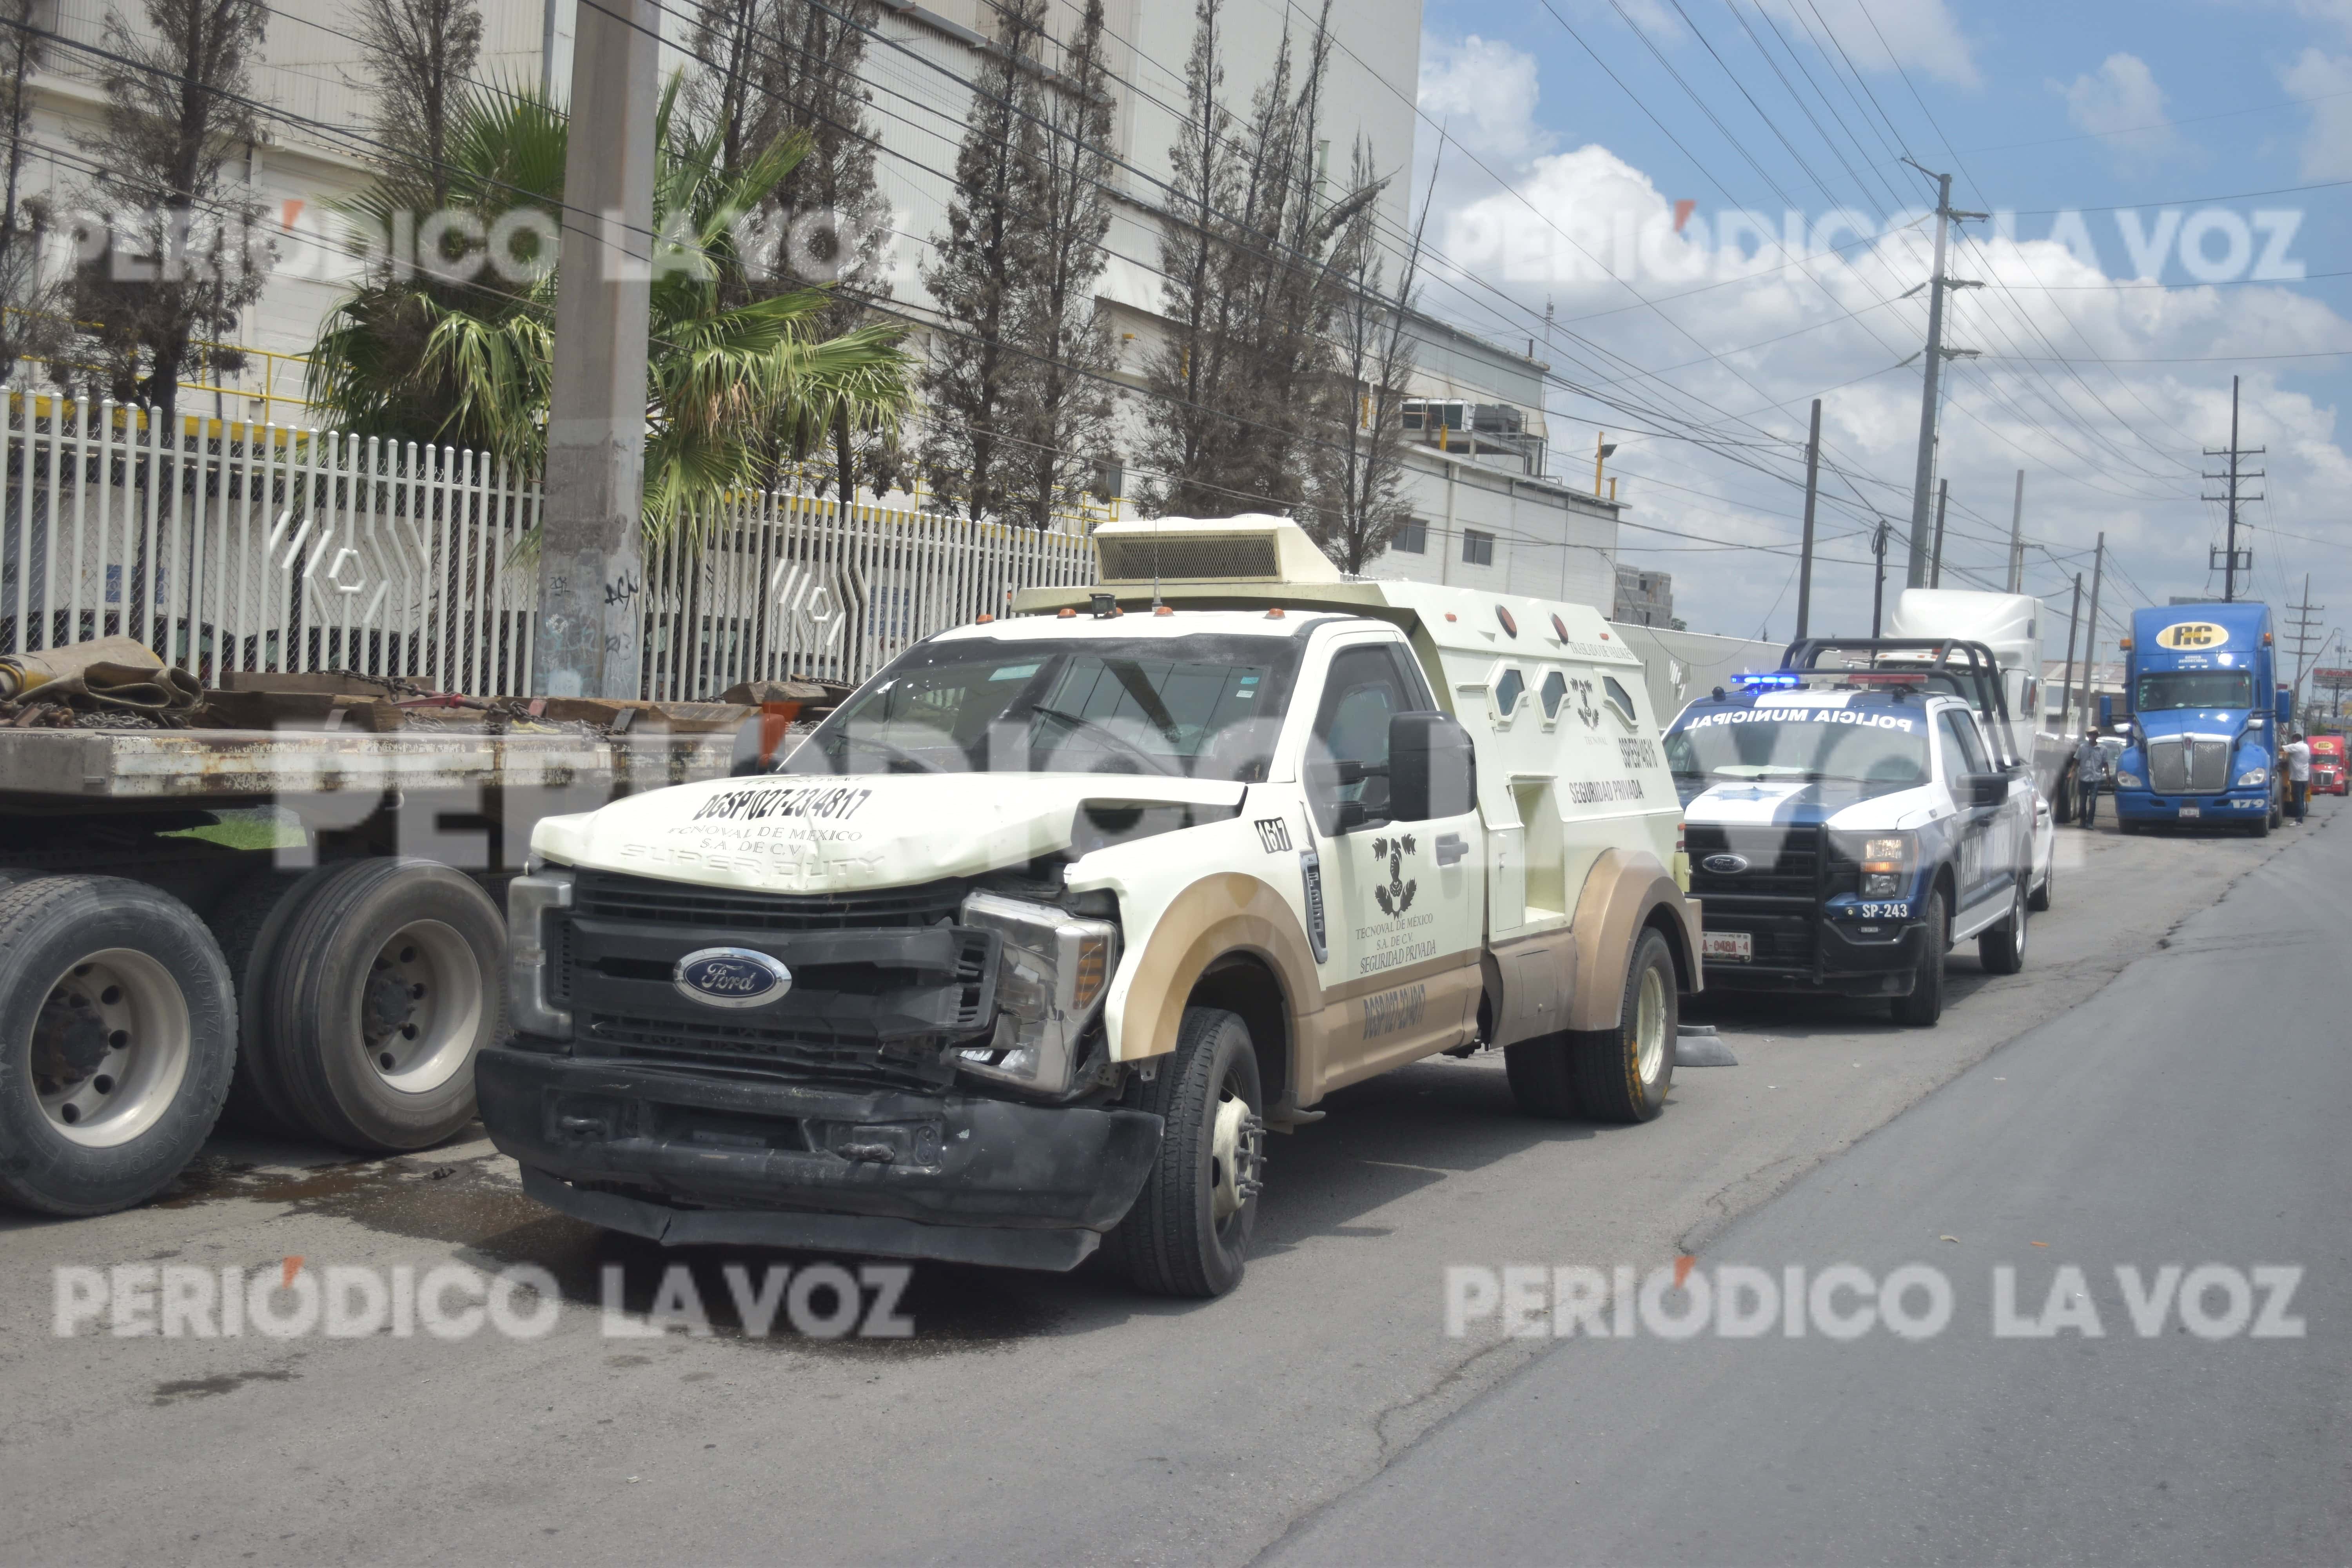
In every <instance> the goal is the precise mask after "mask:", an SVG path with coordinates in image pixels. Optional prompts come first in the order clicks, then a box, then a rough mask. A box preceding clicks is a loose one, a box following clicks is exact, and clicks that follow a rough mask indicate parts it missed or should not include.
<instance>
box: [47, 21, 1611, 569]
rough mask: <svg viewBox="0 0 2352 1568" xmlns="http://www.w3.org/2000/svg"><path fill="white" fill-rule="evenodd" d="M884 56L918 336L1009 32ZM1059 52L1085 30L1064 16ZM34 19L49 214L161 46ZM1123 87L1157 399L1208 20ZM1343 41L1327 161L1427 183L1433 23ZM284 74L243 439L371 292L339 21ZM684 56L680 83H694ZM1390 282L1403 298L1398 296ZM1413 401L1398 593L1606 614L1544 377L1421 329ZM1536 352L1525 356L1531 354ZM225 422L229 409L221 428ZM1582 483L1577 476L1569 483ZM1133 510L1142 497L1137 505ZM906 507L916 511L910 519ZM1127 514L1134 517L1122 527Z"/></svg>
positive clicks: (264, 84)
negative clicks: (987, 83)
mask: <svg viewBox="0 0 2352 1568" xmlns="http://www.w3.org/2000/svg"><path fill="white" fill-rule="evenodd" d="M575 4H576V0H483V4H482V7H481V9H482V13H483V19H484V24H485V27H484V39H483V46H482V54H481V58H480V62H479V64H478V67H477V70H476V74H477V76H478V78H479V79H482V80H484V81H487V82H490V83H493V84H532V85H540V84H545V85H547V86H549V87H551V89H552V90H553V92H554V93H555V95H556V96H557V97H559V98H560V97H562V96H563V94H564V90H565V89H566V87H567V86H568V81H569V74H570V69H571V37H572V16H573V12H574V7H575ZM879 4H880V5H881V9H882V17H881V21H880V25H879V28H878V37H877V39H876V40H875V41H874V42H873V43H872V44H870V45H869V46H868V48H867V51H866V66H865V72H864V74H865V76H866V80H867V81H868V83H869V85H870V89H871V93H870V99H869V115H870V121H871V124H872V126H873V128H874V130H875V132H876V133H877V135H878V137H879V139H880V141H881V142H882V144H883V148H884V156H883V157H882V158H881V160H880V161H879V166H878V174H879V178H880V181H881V184H882V188H883V192H884V194H885V195H886V196H887V199H888V201H889V202H890V204H891V205H892V206H893V208H894V209H895V212H896V217H895V220H894V227H895V229H896V231H897V235H896V239H895V244H894V252H893V262H894V276H893V279H892V289H893V292H894V294H895V296H896V298H897V299H898V300H900V301H902V302H904V303H905V304H906V305H907V306H908V308H909V309H910V310H916V311H918V312H919V311H920V310H922V308H923V306H924V303H925V301H924V299H923V293H922V289H921V285H920V283H919V279H918V268H919V265H920V262H921V259H922V252H923V247H924V244H925V241H926V239H927V237H928V236H929V235H930V234H931V233H933V232H934V231H936V230H938V229H940V228H941V227H943V226H944V214H945V210H946V206H947V203H948V199H949V196H950V190H951V185H952V178H951V172H952V169H953V167H954V163H955V153H956V146H957V143H958V141H959V140H960V138H961V134H962V130H963V121H964V116H965V111H966V109H967V106H968V104H969V101H970V90H969V89H967V88H966V87H964V86H963V85H962V83H963V82H964V81H967V80H969V79H971V78H972V77H973V75H974V74H975V71H976V68H977V67H978V65H979V63H980V61H981V59H982V50H983V49H984V48H985V47H986V44H987V34H988V32H989V31H990V30H991V27H992V18H993V16H994V11H993V8H992V5H990V3H989V0H930V3H929V4H925V5H915V4H908V3H904V0H879ZM54 5H55V9H54V11H51V12H50V13H49V14H48V15H47V16H44V15H43V8H41V7H37V9H36V12H35V16H36V21H37V25H44V26H53V27H54V28H55V29H56V30H57V31H58V33H59V34H60V35H61V36H62V37H64V38H65V39H67V40H69V42H68V43H67V44H61V45H58V46H55V47H52V48H51V50H50V58H49V60H48V64H47V69H45V70H44V71H43V72H42V73H41V74H40V76H39V77H38V78H37V80H36V83H35V94H34V98H35V110H34V114H33V123H32V130H31V142H32V146H31V149H30V155H29V157H28V159H27V163H26V171H25V176H24V179H25V188H26V190H27V191H28V192H33V193H37V192H43V191H47V192H50V193H52V194H53V195H54V197H55V198H56V199H57V200H58V202H59V203H60V204H61V205H62V204H64V203H65V202H67V201H68V200H69V197H70V193H71V192H72V190H73V189H74V188H75V187H76V186H78V185H79V184H81V183H82V180H83V176H84V173H85V171H86V169H87V167H88V159H87V155H86V154H85V153H82V152H81V151H80V148H79V139H80V138H82V137H86V136H87V135H88V134H89V132H90V131H91V130H93V129H94V128H95V125H96V123H97V121H98V119H99V117H100V114H101V113H102V112H103V109H104V100H103V97H102V94H101V93H100V88H99V70H100V67H101V65H102V64H103V62H102V61H101V60H100V58H98V57H96V56H94V55H92V54H89V53H88V52H86V51H83V50H78V49H76V48H75V47H72V45H73V44H80V45H85V46H91V47H103V43H104V31H105V26H106V23H107V20H108V17H109V15H110V12H111V13H114V14H117V15H119V16H121V17H122V18H123V19H124V20H125V21H126V22H127V23H128V24H130V25H131V26H144V22H143V19H142V13H141V11H140V8H139V6H138V5H137V3H136V0H114V4H113V5H110V4H109V0H54ZM1055 5H1056V7H1057V18H1056V24H1057V31H1058V30H1060V28H1061V27H1064V26H1067V24H1068V23H1069V21H1070V19H1071V18H1072V17H1073V16H1075V15H1076V7H1075V6H1074V5H1072V4H1071V0H1055ZM657 9H658V12H659V14H660V15H661V16H662V17H663V18H664V24H663V25H664V29H665V33H666V36H667V37H670V38H672V39H678V38H682V37H684V36H685V33H686V28H687V20H686V18H687V17H688V16H690V14H691V11H690V7H689V6H688V5H684V4H678V3H670V4H664V5H660V6H659V7H658V8H657ZM1318 9H1319V7H1317V6H1313V5H1307V4H1304V3H1303V0H1229V3H1228V5H1227V6H1226V9H1225V29H1226V34H1225V59H1226V80H1225V90H1226V93H1227V95H1228V100H1229V102H1230V103H1231V105H1232V106H1233V107H1234V109H1235V110H1236V111H1245V110H1246V108H1247V104H1248V99H1249V95H1250V93H1251V91H1252V90H1253V89H1255V86H1256V84H1257V81H1258V79H1259V78H1260V77H1261V76H1262V75H1263V73H1264V71H1265V67H1266V65H1267V63H1268V62H1270V61H1271V60H1272V58H1274V53H1275V50H1276V45H1277V42H1278V39H1279V37H1280V34H1281V31H1282V29H1283V28H1284V26H1289V27H1290V28H1291V29H1292V31H1293V34H1294V37H1299V38H1301V39H1303V37H1304V35H1305V33H1306V32H1307V30H1308V29H1311V27H1312V26H1313V24H1314V19H1315V16H1316V14H1317V11H1318ZM1332 19H1333V26H1334V28H1335V34H1336V36H1335V38H1334V48H1333V50H1332V55H1331V66H1330V79H1329V83H1328V90H1327V95H1326V100H1325V102H1326V110H1325V111H1326V116H1327V123H1328V134H1329V140H1330V147H1331V149H1332V153H1331V157H1332V158H1333V160H1334V162H1335V163H1336V162H1339V161H1340V160H1344V158H1345V156H1346V149H1347V148H1348V147H1349V146H1350V145H1351V144H1352V143H1353V142H1354V140H1355V138H1356V137H1357V135H1358V134H1359V133H1361V134H1363V135H1365V136H1367V137H1369V139H1370V142H1371V144H1372V146H1373V149H1374V152H1375V155H1376V157H1377V158H1378V160H1379V161H1380V163H1381V164H1382V165H1383V166H1386V167H1392V168H1394V169H1396V170H1398V171H1400V172H1401V173H1402V172H1403V171H1406V170H1409V169H1410V167H1411V165H1412V143H1413V137H1414V133H1415V116H1414V111H1413V100H1414V91H1415V86H1416V80H1417V77H1418V72H1419V67H1420V47H1421V5H1420V3H1419V0H1345V3H1344V4H1342V5H1338V6H1335V7H1334V8H1333V11H1332ZM1192 27H1193V6H1192V0H1108V31H1109V33H1110V34H1111V36H1112V37H1113V40H1114V44H1113V47H1112V48H1111V50H1110V51H1109V65H1110V68H1111V70H1112V72H1113V74H1114V76H1115V77H1116V78H1117V79H1118V87H1117V89H1116V90H1118V95H1119V102H1118V115H1117V119H1116V128H1115V138H1116V141H1117V142H1118V145H1117V147H1116V149H1115V150H1116V152H1117V153H1118V159H1119V162H1120V163H1121V164H1122V165H1123V167H1122V168H1121V170H1120V172H1119V173H1118V175H1117V179H1118V184H1119V185H1120V187H1121V188H1120V190H1119V193H1118V194H1119V196H1120V203H1119V205H1118V209H1117V211H1116V213H1115V215H1114V218H1113V223H1112V228H1111V232H1110V237H1109V239H1108V247H1109V249H1110V250H1111V252H1112V253H1113V258H1112V260H1111V263H1110V265H1109V267H1108V268H1107V269H1106V271H1105V273H1104V276H1103V279H1102V282H1101V285H1100V298H1101V300H1103V302H1104V304H1105V305H1106V306H1107V307H1108V309H1109V310H1112V311H1113V313H1114V319H1115V321H1118V322H1119V324H1120V325H1121V326H1122V327H1123V328H1126V327H1131V328H1132V329H1133V331H1131V333H1129V334H1128V335H1126V336H1125V339H1124V342H1123V344H1122V353H1123V359H1122V365H1121V369H1122V372H1123V373H1124V374H1126V375H1127V376H1128V377H1130V378H1132V379H1134V380H1135V381H1136V382H1137V384H1140V376H1139V372H1140V370H1141V367H1142V365H1143V363H1144V360H1145V355H1146V353H1147V352H1148V349H1149V340H1150V331H1151V323H1152V321H1153V320H1154V318H1155V316H1156V312H1157V310H1158V309H1159V305H1160V279H1159V277H1158V275H1157V273H1156V272H1155V271H1154V270H1153V268H1154V267H1155V266H1156V265H1157V260H1158V256H1159V237H1158V220H1157V216H1156V211H1157V207H1158V205H1159V200H1160V195H1161V194H1162V192H1163V190H1164V185H1163V184H1162V182H1165V181H1166V180H1167V179H1168V178H1169V175H1170V172H1171V171H1170V154H1169V150H1170V147H1171V144H1172V143H1173V142H1175V140H1176V132H1177V125H1178V111H1177V106H1180V105H1181V103H1182V101H1183V96H1184V95H1183V75H1182V73H1183V66H1184V60H1185V58H1186V55H1187V52H1188V50H1189V48H1190V46H1191V43H1192ZM264 54H265V63H264V64H262V65H260V66H259V67H257V68H256V69H255V70H254V71H253V72H252V79H251V91H252V94H253V97H254V98H255V99H256V100H257V101H258V102H260V103H262V104H264V105H266V106H268V110H270V112H268V114H266V115H265V116H264V117H263V124H264V128H265V129H264V134H263V138H262V140H261V141H260V142H257V144H256V145H254V146H252V147H251V148H249V149H247V156H246V158H245V160H244V168H243V173H244V177H245V178H246V179H247V180H248V181H249V182H251V184H253V186H254V187H255V189H256V193H257V195H258V196H259V197H260V199H261V201H262V203H263V205H264V206H265V208H266V210H267V211H268V213H269V214H270V215H271V216H272V218H273V219H274V221H275V222H276V223H277V224H278V235H277V244H278V265H277V268H276V269H275V270H274V272H273V274H272V276H271V278H270V279H269V281H268V286H267V288H266V289H265V290H264V291H263V293H262V296H261V298H260V299H259V300H257V302H256V303H255V304H254V305H253V306H251V307H250V308H249V309H248V310H247V313H246V314H247V320H246V321H245V322H244V324H243V326H242V328H241V329H240V334H239V339H240V341H239V345H238V346H241V347H243V348H246V349H247V350H248V351H250V353H251V363H250V364H249V366H248V368H247V370H246V372H245V373H243V374H242V375H240V376H239V377H237V378H236V381H235V383H234V384H230V385H226V386H219V387H201V388H197V389H195V392H194V395H192V396H190V397H188V398H186V399H185V400H184V404H183V406H184V407H185V408H187V409H188V411H190V412H192V413H193V412H210V413H214V414H215V415H218V416H224V417H229V418H261V419H268V420H270V421H272V422H278V423H295V424H299V423H302V422H304V417H305V416H304V407H303V405H302V402H301V381H302V369H303V366H302V363H301V356H302V355H303V354H304V353H305V352H306V351H307V350H308V349H309V347H310V342H311V341H312V339H313V337H314V335H315V332H316V330H317V327H318V324H319V321H320V318H321V316H322V315H323V314H324V313H325V312H326V310H328V309H330V308H331V305H332V304H333V303H334V301H335V300H336V299H337V297H338V296H339V294H340V293H341V289H342V288H343V287H344V286H345V285H346V284H347V282H348V281H349V279H351V278H352V275H353V273H354V271H355V269H356V262H355V261H354V259H353V258H352V257H351V256H350V255H348V254H347V253H346V251H345V250H344V247H343V245H342V243H341V239H340V237H339V236H338V233H337V231H336V229H335V226H334V225H333V223H332V221H331V218H330V216H329V215H328V213H327V210H326V209H327V207H328V205H330V204H331V203H332V202H333V201H335V200H336V199H337V198H340V197H342V196H346V195H350V194H351V193H352V192H353V191H355V190H357V189H358V188H359V187H360V186H361V185H362V184H363V183H365V182H366V181H367V180H368V178H369V177H370V174H371V169H370V167H369V164H368V163H367V161H366V156H365V154H366V150H367V146H368V142H367V137H368V134H369V133H368V130H367V121H368V100H369V94H370V86H369V82H370V79H369V76H368V70H367V62H366V61H365V60H363V59H362V58H359V52H358V50H357V48H356V47H355V45H354V42H353V37H352V24H351V16H350V13H349V9H348V6H347V5H345V4H344V0H273V3H272V5H271V7H270V13H269V22H268V37H267V41H266V44H265V47H264ZM686 64H688V58H687V57H686V55H685V54H684V53H683V52H682V51H681V50H679V49H678V48H677V47H675V45H673V46H672V47H667V48H666V49H665V65H664V69H665V71H666V72H667V71H668V70H672V69H677V68H681V67H683V66H685V65H686ZM1406 185H1407V182H1406V181H1405V180H1402V179H1399V180H1397V181H1394V182H1392V183H1391V185H1390V187H1389V189H1388V191H1387V193H1386V195H1385V196H1384V198H1383V200H1384V207H1385V212H1386V216H1387V217H1388V218H1389V219H1390V224H1389V227H1390V229H1391V232H1392V233H1402V232H1403V231H1404V229H1405V227H1406V222H1405V219H1406V212H1407V205H1408V200H1409V197H1408V192H1407V189H1406ZM1395 271H1396V269H1395V268H1393V267H1391V272H1390V275H1391V277H1393V276H1395ZM1416 335H1417V336H1418V337H1419V339H1420V343H1419V351H1418V361H1419V369H1418V374H1417V375H1416V377H1415V380H1414V383H1413V386H1412V391H1413V394H1414V395H1415V397H1416V399H1417V400H1418V402H1417V405H1416V418H1415V420H1414V424H1415V427H1414V428H1413V429H1412V430H1410V431H1409V432H1408V437H1409V440H1410V442H1411V447H1410V457H1409V460H1410V464H1411V475H1410V478H1409V480H1408V485H1407V495H1408V499H1409V501H1410V503H1411V505H1412V513H1413V518H1414V522H1413V525H1412V527H1410V528H1408V529H1407V530H1406V531H1404V533H1403V535H1402V536H1401V537H1400V538H1399V540H1398V541H1397V542H1396V545H1395V547H1394V548H1392V549H1391V551H1390V552H1388V554H1387V555H1386V556H1385V557H1384V558H1383V559H1382V560H1381V561H1380V562H1378V563H1376V564H1375V566H1374V567H1373V570H1372V574H1373V575H1377V576H1383V577H1409V578H1414V579H1420V580H1425V581H1431V582H1444V583H1456V584H1492V585H1494V586H1496V587H1497V588H1500V587H1503V586H1505V585H1509V586H1510V587H1511V588H1513V589H1514V590H1515V591H1518V592H1523V593H1539V594H1547V595H1558V596H1559V597H1561V598H1564V599H1570V600H1576V601H1580V602H1583V603H1588V604H1591V605H1596V606H1598V607H1600V608H1601V610H1602V611H1603V612H1604V613H1605V612H1607V611H1608V610H1609V609H1610V608H1611V607H1612V605H1613V603H1614V600H1615V595H1616V584H1617V576H1616V567H1615V560H1614V557H1615V554H1616V549H1617V513H1618V506H1617V503H1616V502H1615V501H1614V500H1612V499H1605V498H1601V497H1596V496H1593V495H1591V494H1587V493H1584V489H1583V488H1581V487H1580V486H1579V485H1578V484H1576V483H1574V482H1570V481H1562V480H1559V479H1551V478H1547V477H1546V474H1547V469H1548V468H1549V467H1550V466H1551V465H1550V463H1549V461H1548V459H1549V455H1550V454H1549V432H1548V430H1547V427H1546V423H1545V419H1544V412H1543V411H1544V403H1545V398H1544V377H1545V374H1546V373H1547V371H1548V368H1549V367H1548V366H1546V365H1545V364H1543V363H1540V362H1539V361H1538V360H1537V359H1535V358H1534V357H1532V353H1530V354H1528V355H1521V354H1519V353H1516V352H1513V351H1510V350H1507V349H1504V348H1499V347H1497V346H1496V345H1494V344H1492V343H1489V342H1485V341H1482V340H1481V339H1479V338H1477V337H1475V336H1473V335H1471V334H1469V333H1466V332H1463V331H1458V330H1455V329H1454V328H1452V327H1450V326H1447V325H1445V324H1444V323H1440V322H1436V321H1422V322H1420V323H1419V330H1418V331H1417V334H1416ZM1534 346H1535V345H1533V344H1532V343H1530V344H1529V348H1530V350H1531V351H1532V349H1533V347H1534ZM207 399H209V402H210V407H209V408H207V407H206V402H207ZM1575 462H1576V459H1573V458H1570V459H1568V465H1567V466H1571V467H1572V466H1573V465H1574V464H1575ZM1129 488H1132V487H1129ZM901 504H903V500H902V502H901ZM1112 510H1113V513H1114V514H1117V513H1118V512H1119V511H1121V510H1124V507H1123V506H1115V507H1114V508H1113V509H1112Z"/></svg>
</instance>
